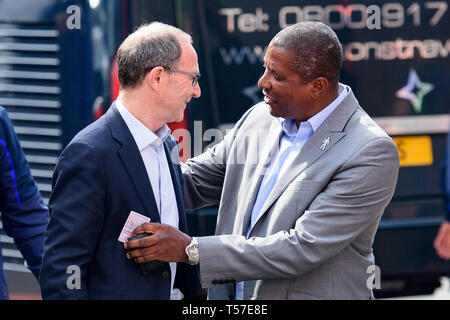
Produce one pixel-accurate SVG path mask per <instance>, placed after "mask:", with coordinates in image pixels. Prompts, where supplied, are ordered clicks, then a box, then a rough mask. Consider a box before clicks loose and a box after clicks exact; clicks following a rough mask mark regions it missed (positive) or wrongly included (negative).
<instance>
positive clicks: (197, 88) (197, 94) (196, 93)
mask: <svg viewBox="0 0 450 320" xmlns="http://www.w3.org/2000/svg"><path fill="white" fill-rule="evenodd" d="M201 94H202V90H201V89H200V83H198V82H197V84H196V85H195V87H194V90H192V96H193V97H194V98H199V97H200V96H201Z"/></svg>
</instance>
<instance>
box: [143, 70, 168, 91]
mask: <svg viewBox="0 0 450 320" xmlns="http://www.w3.org/2000/svg"><path fill="white" fill-rule="evenodd" d="M163 77H164V68H163V67H161V66H159V67H155V68H153V69H152V70H150V71H149V72H148V73H147V75H146V76H145V81H147V83H148V85H149V86H150V87H151V88H153V89H156V88H157V87H159V86H160V85H161V83H162V80H163Z"/></svg>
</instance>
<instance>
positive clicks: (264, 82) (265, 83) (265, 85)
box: [258, 72, 269, 89]
mask: <svg viewBox="0 0 450 320" xmlns="http://www.w3.org/2000/svg"><path fill="white" fill-rule="evenodd" d="M258 87H260V88H261V89H268V88H269V81H268V80H267V72H264V74H263V75H262V76H261V78H259V80H258Z"/></svg>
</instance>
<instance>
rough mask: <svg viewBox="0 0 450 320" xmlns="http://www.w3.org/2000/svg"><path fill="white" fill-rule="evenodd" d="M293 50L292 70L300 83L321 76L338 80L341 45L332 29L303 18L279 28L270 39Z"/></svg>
mask: <svg viewBox="0 0 450 320" xmlns="http://www.w3.org/2000/svg"><path fill="white" fill-rule="evenodd" d="M270 44H272V45H273V46H275V47H278V48H283V49H287V50H290V51H292V52H293V53H294V61H293V63H292V70H293V71H295V72H297V73H298V74H299V76H300V79H301V80H302V81H303V82H304V83H308V82H310V81H312V80H314V79H315V78H317V77H319V76H322V77H325V78H326V79H327V80H328V81H329V82H330V83H331V84H332V85H337V83H338V82H339V72H340V70H341V66H342V46H341V44H340V42H339V39H338V37H337V36H336V34H335V33H334V31H333V30H332V29H331V28H330V27H328V26H327V25H326V24H324V23H322V22H317V21H304V22H300V23H297V24H294V25H292V26H289V27H287V28H285V29H283V30H281V31H280V32H279V33H278V34H277V35H275V37H274V38H273V39H272V41H271V42H270Z"/></svg>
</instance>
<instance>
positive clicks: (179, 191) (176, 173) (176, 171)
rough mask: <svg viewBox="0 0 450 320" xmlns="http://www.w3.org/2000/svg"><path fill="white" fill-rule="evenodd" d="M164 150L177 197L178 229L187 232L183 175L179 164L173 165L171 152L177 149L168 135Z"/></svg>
mask: <svg viewBox="0 0 450 320" xmlns="http://www.w3.org/2000/svg"><path fill="white" fill-rule="evenodd" d="M164 151H165V152H166V157H167V163H168V164H169V169H170V176H171V177H172V184H173V189H174V190H175V197H176V199H177V206H178V216H179V223H178V229H180V230H181V231H182V232H185V233H187V232H188V231H187V221H186V215H185V214H184V196H183V186H182V183H183V177H182V176H181V169H180V167H179V166H175V165H174V163H173V161H172V159H171V154H172V152H176V153H177V154H176V156H178V154H179V149H178V147H177V144H176V142H175V141H172V139H171V137H168V138H167V139H166V140H165V141H164Z"/></svg>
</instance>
